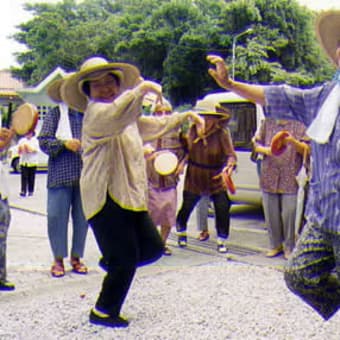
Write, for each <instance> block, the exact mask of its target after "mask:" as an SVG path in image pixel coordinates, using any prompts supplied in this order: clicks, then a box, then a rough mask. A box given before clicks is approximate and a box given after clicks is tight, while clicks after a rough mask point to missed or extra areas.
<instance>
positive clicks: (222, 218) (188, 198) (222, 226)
mask: <svg viewBox="0 0 340 340" xmlns="http://www.w3.org/2000/svg"><path fill="white" fill-rule="evenodd" d="M200 198H201V196H200V195H197V194H194V193H192V192H189V191H183V203H182V207H181V209H180V210H179V212H178V214H177V222H176V228H177V231H178V232H180V231H185V230H186V229H187V223H188V220H189V217H190V214H191V212H192V211H193V209H194V208H195V206H196V204H197V202H198V201H199V200H200ZM210 199H211V200H212V201H213V203H214V209H215V226H216V232H217V236H218V237H221V238H228V236H229V228H230V213H229V209H230V200H229V197H228V195H227V193H226V192H225V191H221V192H218V193H216V194H213V195H211V196H210Z"/></svg>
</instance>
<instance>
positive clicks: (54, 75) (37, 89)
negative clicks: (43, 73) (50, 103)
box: [18, 66, 66, 93]
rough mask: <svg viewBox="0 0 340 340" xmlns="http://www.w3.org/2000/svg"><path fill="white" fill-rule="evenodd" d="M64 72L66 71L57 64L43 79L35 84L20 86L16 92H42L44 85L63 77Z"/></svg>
mask: <svg viewBox="0 0 340 340" xmlns="http://www.w3.org/2000/svg"><path fill="white" fill-rule="evenodd" d="M65 74H66V72H65V71H64V70H63V69H62V68H61V67H59V66H58V67H57V68H56V69H54V71H52V72H51V73H50V74H49V75H48V76H47V77H46V78H45V79H43V80H42V81H41V82H40V83H39V84H38V85H37V86H34V87H26V88H22V89H20V90H19V91H18V92H20V93H40V92H43V91H44V89H46V87H47V86H48V85H50V84H51V83H52V81H54V80H56V79H59V78H63V77H64V75H65Z"/></svg>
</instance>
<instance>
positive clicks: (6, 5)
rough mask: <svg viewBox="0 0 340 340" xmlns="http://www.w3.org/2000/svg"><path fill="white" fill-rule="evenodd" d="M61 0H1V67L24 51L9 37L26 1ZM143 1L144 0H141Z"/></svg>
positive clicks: (317, 2) (330, 3)
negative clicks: (16, 54)
mask: <svg viewBox="0 0 340 340" xmlns="http://www.w3.org/2000/svg"><path fill="white" fill-rule="evenodd" d="M58 1H60V0H1V2H0V69H5V68H9V67H10V66H18V65H17V63H16V62H15V57H14V55H13V53H15V52H22V51H24V46H23V45H21V44H18V43H16V42H15V41H13V40H11V39H9V36H10V35H11V34H14V33H16V32H17V30H16V28H15V26H16V25H19V24H20V23H22V22H26V21H28V20H29V19H30V13H28V12H26V11H25V10H24V9H23V4H24V3H36V2H40V3H41V2H51V3H56V2H58ZM141 1H142V0H141ZM298 2H299V3H300V4H301V5H304V6H307V7H309V8H310V9H314V10H325V9H330V8H336V9H340V0H298Z"/></svg>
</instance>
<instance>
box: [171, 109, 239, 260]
mask: <svg viewBox="0 0 340 340" xmlns="http://www.w3.org/2000/svg"><path fill="white" fill-rule="evenodd" d="M196 110H198V111H199V114H200V115H201V116H202V117H203V118H204V120H205V124H206V132H205V134H204V135H203V136H198V135H197V132H196V130H195V128H194V126H193V127H192V128H191V129H190V130H189V136H188V167H187V170H186V174H185V180H184V191H183V203H182V207H181V209H180V211H179V212H178V215H177V233H178V245H179V246H180V247H186V246H187V231H186V230H187V222H188V220H189V217H190V214H191V212H192V210H193V209H194V207H195V206H196V204H197V202H198V201H199V200H200V198H201V197H202V196H209V197H210V198H211V200H212V201H213V203H214V208H215V225H216V231H217V251H218V252H219V253H226V252H227V247H226V240H227V238H228V236H229V226H230V225H229V224H230V216H229V208H230V200H229V197H228V194H227V191H226V185H225V182H224V178H225V176H224V175H223V174H228V175H231V173H232V171H233V169H234V168H235V167H236V160H237V157H236V153H235V151H234V146H233V143H232V139H231V135H230V131H229V129H228V128H226V123H227V121H229V119H230V112H229V111H228V110H227V109H225V108H223V107H220V106H218V107H216V108H215V107H203V106H202V107H197V108H196Z"/></svg>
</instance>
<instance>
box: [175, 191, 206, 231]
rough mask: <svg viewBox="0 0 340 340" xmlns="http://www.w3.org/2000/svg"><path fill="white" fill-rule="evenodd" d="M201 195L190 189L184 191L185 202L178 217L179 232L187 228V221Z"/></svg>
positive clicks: (177, 227) (177, 226)
mask: <svg viewBox="0 0 340 340" xmlns="http://www.w3.org/2000/svg"><path fill="white" fill-rule="evenodd" d="M199 199H200V196H199V195H196V194H193V193H191V192H188V191H183V203H182V207H181V209H180V210H179V212H178V214H177V218H176V229H177V231H178V232H181V231H186V230H187V222H188V220H189V217H190V214H191V212H192V210H193V209H194V207H195V205H196V204H197V202H198V201H199Z"/></svg>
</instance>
